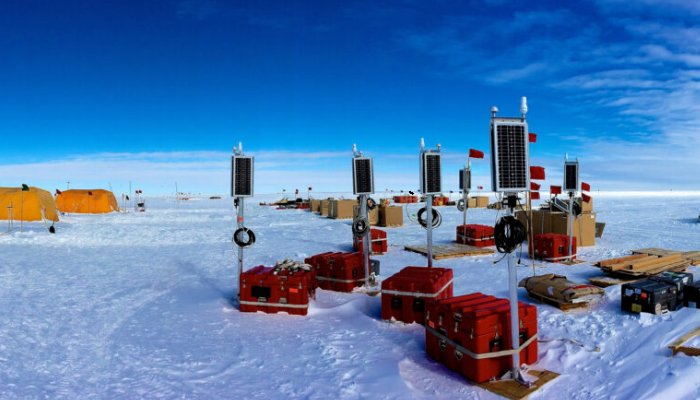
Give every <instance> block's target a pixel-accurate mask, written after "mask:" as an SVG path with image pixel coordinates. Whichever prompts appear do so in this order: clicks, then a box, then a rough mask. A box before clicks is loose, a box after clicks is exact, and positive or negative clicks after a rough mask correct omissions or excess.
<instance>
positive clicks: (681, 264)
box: [594, 249, 691, 277]
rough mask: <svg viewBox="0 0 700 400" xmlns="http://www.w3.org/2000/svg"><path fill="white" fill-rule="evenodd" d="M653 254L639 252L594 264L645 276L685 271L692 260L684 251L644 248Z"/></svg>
mask: <svg viewBox="0 0 700 400" xmlns="http://www.w3.org/2000/svg"><path fill="white" fill-rule="evenodd" d="M643 250H645V251H646V250H648V251H650V252H651V253H652V254H646V253H637V254H633V255H630V256H625V257H618V258H612V259H609V260H602V261H599V262H597V263H596V264H594V265H595V266H597V267H599V268H600V269H601V270H603V272H607V273H611V274H617V275H623V276H625V275H626V276H630V277H637V276H639V277H645V276H651V275H656V274H658V273H661V272H663V271H684V270H685V269H686V268H687V267H688V266H690V264H691V261H690V260H689V259H687V258H686V257H684V255H683V253H680V252H671V253H662V252H661V251H657V250H659V249H643Z"/></svg>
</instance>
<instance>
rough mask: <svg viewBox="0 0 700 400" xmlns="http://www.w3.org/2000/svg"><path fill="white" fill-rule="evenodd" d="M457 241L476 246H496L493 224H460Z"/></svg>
mask: <svg viewBox="0 0 700 400" xmlns="http://www.w3.org/2000/svg"><path fill="white" fill-rule="evenodd" d="M457 243H461V244H468V245H470V246H476V247H488V246H495V245H496V241H495V240H494V238H493V226H488V225H477V224H467V225H458V226H457Z"/></svg>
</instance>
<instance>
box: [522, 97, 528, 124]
mask: <svg viewBox="0 0 700 400" xmlns="http://www.w3.org/2000/svg"><path fill="white" fill-rule="evenodd" d="M525 115H527V97H525V96H523V97H521V98H520V117H521V118H522V119H525Z"/></svg>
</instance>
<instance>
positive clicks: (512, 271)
mask: <svg viewBox="0 0 700 400" xmlns="http://www.w3.org/2000/svg"><path fill="white" fill-rule="evenodd" d="M508 214H509V215H513V209H512V208H509V213H508ZM506 258H507V259H508V298H509V300H510V340H511V344H512V348H513V349H517V348H518V347H520V322H519V318H518V272H517V269H516V267H517V266H516V261H515V254H514V253H513V252H511V253H509V254H508V257H506ZM511 373H512V375H513V379H515V380H516V381H517V380H520V353H519V352H515V353H513V364H512V370H511Z"/></svg>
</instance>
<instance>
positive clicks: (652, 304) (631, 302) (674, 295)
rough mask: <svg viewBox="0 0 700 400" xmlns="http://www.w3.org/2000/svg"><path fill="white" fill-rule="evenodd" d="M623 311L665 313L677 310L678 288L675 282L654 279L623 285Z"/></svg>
mask: <svg viewBox="0 0 700 400" xmlns="http://www.w3.org/2000/svg"><path fill="white" fill-rule="evenodd" d="M621 294H622V311H627V312H632V313H641V312H646V313H651V314H663V313H665V312H667V311H675V310H676V305H677V304H676V303H677V300H678V289H677V288H676V285H675V284H669V283H666V282H659V281H656V280H652V279H645V280H642V281H637V282H632V283H625V284H624V285H622V290H621Z"/></svg>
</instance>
